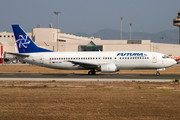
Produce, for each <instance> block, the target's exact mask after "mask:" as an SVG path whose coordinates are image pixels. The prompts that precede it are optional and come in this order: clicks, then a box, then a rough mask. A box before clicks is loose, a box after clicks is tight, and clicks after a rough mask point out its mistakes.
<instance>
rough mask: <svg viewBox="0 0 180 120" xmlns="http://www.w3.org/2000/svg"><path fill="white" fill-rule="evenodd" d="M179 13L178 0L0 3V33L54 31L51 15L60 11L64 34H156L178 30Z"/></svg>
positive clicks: (7, 0) (18, 0) (16, 0)
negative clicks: (18, 27)
mask: <svg viewBox="0 0 180 120" xmlns="http://www.w3.org/2000/svg"><path fill="white" fill-rule="evenodd" d="M179 10H180V0H0V31H7V32H12V28H11V25H12V24H19V25H21V26H22V28H23V29H24V30H25V31H26V32H31V31H32V29H33V28H35V27H36V24H37V23H39V24H40V27H41V28H46V27H49V24H50V23H52V26H53V28H57V16H56V15H55V14H54V12H55V11H60V12H61V14H60V15H59V17H58V18H59V19H58V23H59V28H60V29H61V31H62V32H64V33H77V32H84V33H87V34H92V33H94V32H97V31H99V30H101V29H114V30H120V29H121V20H120V17H123V20H122V30H123V31H124V32H129V31H130V23H132V27H131V31H132V32H146V33H157V32H160V31H164V30H172V29H176V30H178V27H175V26H173V19H174V18H177V12H178V11H179Z"/></svg>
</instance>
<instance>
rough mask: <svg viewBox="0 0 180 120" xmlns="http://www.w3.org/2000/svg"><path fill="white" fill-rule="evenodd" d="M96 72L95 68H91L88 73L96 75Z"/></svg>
mask: <svg viewBox="0 0 180 120" xmlns="http://www.w3.org/2000/svg"><path fill="white" fill-rule="evenodd" d="M95 74H96V71H94V70H91V71H89V72H88V75H95Z"/></svg>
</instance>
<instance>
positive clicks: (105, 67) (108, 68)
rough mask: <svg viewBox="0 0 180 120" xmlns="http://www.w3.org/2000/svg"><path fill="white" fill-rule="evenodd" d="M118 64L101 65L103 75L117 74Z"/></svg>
mask: <svg viewBox="0 0 180 120" xmlns="http://www.w3.org/2000/svg"><path fill="white" fill-rule="evenodd" d="M117 71H118V70H117V66H116V64H105V65H101V72H102V73H109V72H117Z"/></svg>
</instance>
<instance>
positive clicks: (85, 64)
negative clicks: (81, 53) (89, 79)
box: [67, 60, 100, 69]
mask: <svg viewBox="0 0 180 120" xmlns="http://www.w3.org/2000/svg"><path fill="white" fill-rule="evenodd" d="M67 62H71V63H73V64H74V66H75V65H79V66H81V67H83V68H86V69H96V68H98V67H99V66H100V65H99V64H96V63H88V62H80V61H71V60H68V61H67Z"/></svg>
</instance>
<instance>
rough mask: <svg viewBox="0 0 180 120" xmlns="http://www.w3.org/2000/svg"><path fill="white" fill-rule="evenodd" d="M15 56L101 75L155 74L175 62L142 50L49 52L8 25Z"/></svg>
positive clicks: (28, 60) (17, 29)
mask: <svg viewBox="0 0 180 120" xmlns="http://www.w3.org/2000/svg"><path fill="white" fill-rule="evenodd" d="M12 29H13V32H14V36H15V41H16V44H17V48H18V53H11V52H8V54H12V55H15V56H16V58H17V59H18V60H21V61H23V62H27V63H29V64H33V65H38V66H43V67H48V68H55V69H66V70H67V69H69V70H90V71H89V72H88V74H89V75H95V74H96V71H101V72H102V73H110V72H117V71H119V70H124V69H130V70H133V69H157V73H156V75H160V73H159V71H161V70H165V68H167V67H170V66H173V65H175V64H176V63H177V62H176V61H175V60H174V59H171V58H169V57H168V56H167V55H165V54H161V53H157V52H146V51H112V52H103V51H96V52H53V51H51V50H47V49H44V48H40V47H38V46H36V44H35V43H34V42H33V41H32V40H31V39H30V38H29V37H28V35H27V34H26V32H25V31H24V30H23V29H22V28H21V26H19V25H12Z"/></svg>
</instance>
